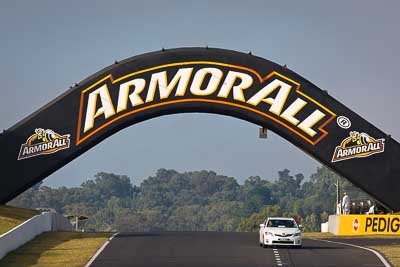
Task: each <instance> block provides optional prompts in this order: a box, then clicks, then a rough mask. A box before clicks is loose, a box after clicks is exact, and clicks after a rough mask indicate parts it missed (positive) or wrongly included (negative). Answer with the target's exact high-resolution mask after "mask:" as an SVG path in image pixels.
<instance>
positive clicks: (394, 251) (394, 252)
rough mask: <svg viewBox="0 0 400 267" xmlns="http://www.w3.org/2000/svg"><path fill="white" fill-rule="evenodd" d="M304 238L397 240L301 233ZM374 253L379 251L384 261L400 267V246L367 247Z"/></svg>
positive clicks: (388, 236)
mask: <svg viewBox="0 0 400 267" xmlns="http://www.w3.org/2000/svg"><path fill="white" fill-rule="evenodd" d="M303 237H305V238H321V239H323V238H336V239H352V238H357V239H358V238H366V239H367V238H379V239H399V238H400V237H399V236H398V235H397V236H395V235H367V236H336V235H333V234H331V233H303ZM368 247H369V248H372V249H374V250H376V251H379V252H380V253H382V254H383V255H385V257H386V259H388V260H389V261H390V263H391V264H392V265H393V266H400V245H398V244H390V245H380V246H368Z"/></svg>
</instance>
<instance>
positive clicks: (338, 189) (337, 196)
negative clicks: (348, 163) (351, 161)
mask: <svg viewBox="0 0 400 267" xmlns="http://www.w3.org/2000/svg"><path fill="white" fill-rule="evenodd" d="M335 186H336V207H335V209H336V215H338V214H341V213H342V212H341V207H340V205H339V203H340V183H339V178H337V179H336V183H335Z"/></svg>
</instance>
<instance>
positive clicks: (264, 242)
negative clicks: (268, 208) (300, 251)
mask: <svg viewBox="0 0 400 267" xmlns="http://www.w3.org/2000/svg"><path fill="white" fill-rule="evenodd" d="M259 243H260V246H263V247H264V248H265V247H268V246H275V245H277V246H279V245H283V246H294V247H297V248H300V247H301V225H297V223H296V221H295V220H294V219H292V218H275V217H274V218H273V217H269V218H267V219H266V220H265V222H264V223H263V224H260V233H259Z"/></svg>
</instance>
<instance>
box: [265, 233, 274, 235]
mask: <svg viewBox="0 0 400 267" xmlns="http://www.w3.org/2000/svg"><path fill="white" fill-rule="evenodd" d="M265 234H266V235H270V236H273V235H274V234H273V233H271V232H265Z"/></svg>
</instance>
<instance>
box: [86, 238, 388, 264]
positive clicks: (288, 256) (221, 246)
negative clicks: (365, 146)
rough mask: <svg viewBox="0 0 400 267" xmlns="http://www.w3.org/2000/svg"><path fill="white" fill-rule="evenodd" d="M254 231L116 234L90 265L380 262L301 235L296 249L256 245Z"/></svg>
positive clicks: (360, 251) (362, 252) (369, 254)
mask: <svg viewBox="0 0 400 267" xmlns="http://www.w3.org/2000/svg"><path fill="white" fill-rule="evenodd" d="M257 235H258V234H255V233H220V232H163V233H120V234H118V235H117V236H115V237H114V239H113V240H112V241H111V242H110V243H109V244H108V246H106V248H105V249H104V250H103V251H102V252H101V253H100V255H99V256H98V257H97V258H96V259H95V260H94V262H93V263H92V265H91V267H106V266H107V267H109V266H115V267H119V266H134V267H135V266H137V267H153V266H154V267H163V266H168V267H169V266H170V267H172V266H173V267H191V266H193V267H208V266H210V267H211V266H212V267H218V266H221V267H239V266H243V267H252V266H263V267H265V266H297V267H300V266H304V267H312V266H316V267H323V266H349V267H357V266H369V267H373V266H384V265H383V263H382V262H381V261H380V260H379V258H378V257H377V256H376V255H375V254H373V253H372V252H369V251H366V250H363V249H359V248H355V247H351V246H346V245H340V244H334V243H327V242H323V241H318V240H311V239H303V248H301V249H293V248H281V247H279V248H275V249H274V248H262V247H260V246H259V245H258V236H257ZM339 241H341V240H339ZM358 245H360V244H358Z"/></svg>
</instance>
